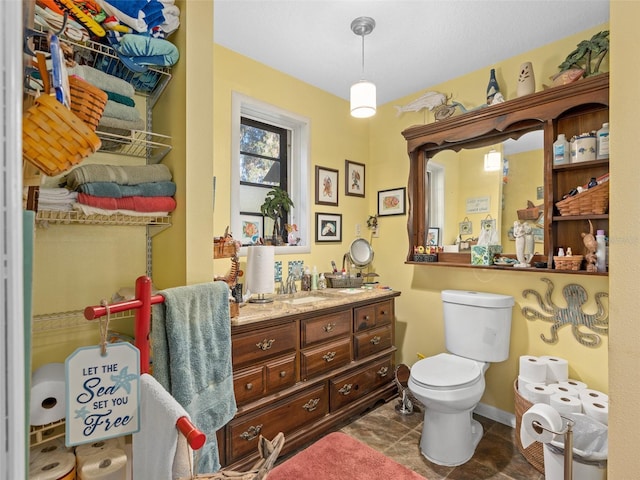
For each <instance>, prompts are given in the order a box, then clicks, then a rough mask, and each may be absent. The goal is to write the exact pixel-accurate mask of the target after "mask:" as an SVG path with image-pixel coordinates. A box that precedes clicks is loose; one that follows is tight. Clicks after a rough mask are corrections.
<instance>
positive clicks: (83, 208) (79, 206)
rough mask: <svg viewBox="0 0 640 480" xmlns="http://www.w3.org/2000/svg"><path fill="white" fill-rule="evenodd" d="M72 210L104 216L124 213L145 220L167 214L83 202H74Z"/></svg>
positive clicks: (88, 214)
mask: <svg viewBox="0 0 640 480" xmlns="http://www.w3.org/2000/svg"><path fill="white" fill-rule="evenodd" d="M73 210H75V211H77V212H80V213H82V214H83V215H87V216H91V215H101V216H105V217H112V216H114V215H125V216H128V217H136V218H137V219H142V218H144V219H147V220H152V219H156V218H158V217H166V216H167V215H169V212H135V211H133V210H107V209H105V208H98V207H92V206H91V205H84V204H83V203H74V204H73ZM123 221H125V220H123Z"/></svg>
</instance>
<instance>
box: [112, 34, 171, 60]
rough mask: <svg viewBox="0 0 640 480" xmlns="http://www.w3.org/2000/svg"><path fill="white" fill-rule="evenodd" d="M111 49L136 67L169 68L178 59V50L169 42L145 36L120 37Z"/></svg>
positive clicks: (130, 35)
mask: <svg viewBox="0 0 640 480" xmlns="http://www.w3.org/2000/svg"><path fill="white" fill-rule="evenodd" d="M112 47H113V49H114V50H115V51H116V52H118V53H119V54H120V55H124V56H126V57H129V58H130V60H132V61H133V62H135V63H137V64H138V65H158V66H163V67H170V66H171V65H175V63H176V62H177V61H178V58H180V54H179V53H178V48H177V47H176V46H175V45H174V44H173V43H171V42H170V41H168V40H164V39H162V38H154V37H147V36H145V35H136V34H125V35H122V37H121V38H120V41H119V42H118V43H116V44H114V45H112Z"/></svg>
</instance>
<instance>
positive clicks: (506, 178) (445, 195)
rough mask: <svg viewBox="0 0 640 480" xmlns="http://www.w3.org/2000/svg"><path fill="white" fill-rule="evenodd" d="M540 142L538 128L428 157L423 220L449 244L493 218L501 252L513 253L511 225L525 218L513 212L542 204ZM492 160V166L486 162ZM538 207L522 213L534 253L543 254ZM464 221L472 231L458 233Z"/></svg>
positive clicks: (468, 236) (471, 235)
mask: <svg viewBox="0 0 640 480" xmlns="http://www.w3.org/2000/svg"><path fill="white" fill-rule="evenodd" d="M543 140H544V139H543V132H542V130H537V131H533V132H529V133H526V134H524V135H522V136H521V137H520V138H517V139H507V140H505V141H504V142H501V143H497V144H492V145H489V146H486V147H480V148H471V149H469V148H464V149H461V150H460V151H458V152H455V151H453V150H443V151H441V152H439V153H437V154H436V155H434V157H433V158H432V159H430V160H429V164H428V166H427V171H428V172H429V174H428V175H427V182H428V190H429V192H430V195H429V197H430V202H429V204H428V207H427V208H426V209H425V214H426V216H427V217H426V218H425V223H426V224H427V225H429V227H430V228H438V229H439V232H440V243H441V244H442V245H448V244H454V243H455V242H456V239H457V237H458V236H460V238H461V239H462V240H468V239H473V238H477V237H478V235H479V233H480V231H481V228H482V224H483V222H486V221H495V227H496V230H497V233H498V238H499V240H500V244H501V245H502V248H503V253H505V254H515V240H514V237H513V223H514V221H515V220H524V219H523V218H519V216H518V210H522V209H526V208H527V205H528V202H531V203H533V204H534V205H536V206H542V205H543V204H544V197H543V194H544V190H543V185H544V151H543ZM485 156H488V157H487V159H485ZM494 158H497V159H498V161H497V163H496V165H492V164H487V161H486V160H490V161H493V160H494ZM542 211H543V208H540V210H539V215H537V216H535V218H531V217H533V215H531V214H530V213H528V214H527V216H528V217H529V219H528V220H527V221H528V222H529V223H530V225H531V226H532V228H533V229H534V238H535V240H536V245H535V251H536V252H538V253H539V254H543V253H545V252H544V224H543V223H544V222H543V218H542ZM520 216H521V217H522V216H523V214H522V213H521V215H520ZM466 219H468V221H469V222H471V225H472V230H471V233H462V234H461V232H460V223H461V222H462V221H463V220H466Z"/></svg>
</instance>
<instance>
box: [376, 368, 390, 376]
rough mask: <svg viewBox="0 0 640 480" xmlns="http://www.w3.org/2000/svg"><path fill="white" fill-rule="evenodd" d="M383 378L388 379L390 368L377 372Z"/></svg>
mask: <svg viewBox="0 0 640 480" xmlns="http://www.w3.org/2000/svg"><path fill="white" fill-rule="evenodd" d="M376 373H377V374H378V375H380V376H381V377H386V376H387V373H389V367H382V368H381V369H380V370H378V371H377V372H376Z"/></svg>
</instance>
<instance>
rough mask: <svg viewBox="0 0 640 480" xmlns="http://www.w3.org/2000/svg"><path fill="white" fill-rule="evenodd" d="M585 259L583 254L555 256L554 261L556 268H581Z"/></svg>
mask: <svg viewBox="0 0 640 480" xmlns="http://www.w3.org/2000/svg"><path fill="white" fill-rule="evenodd" d="M583 259H584V256H582V255H571V256H564V257H553V263H554V264H555V269H556V270H580V266H581V265H582V260H583Z"/></svg>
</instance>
